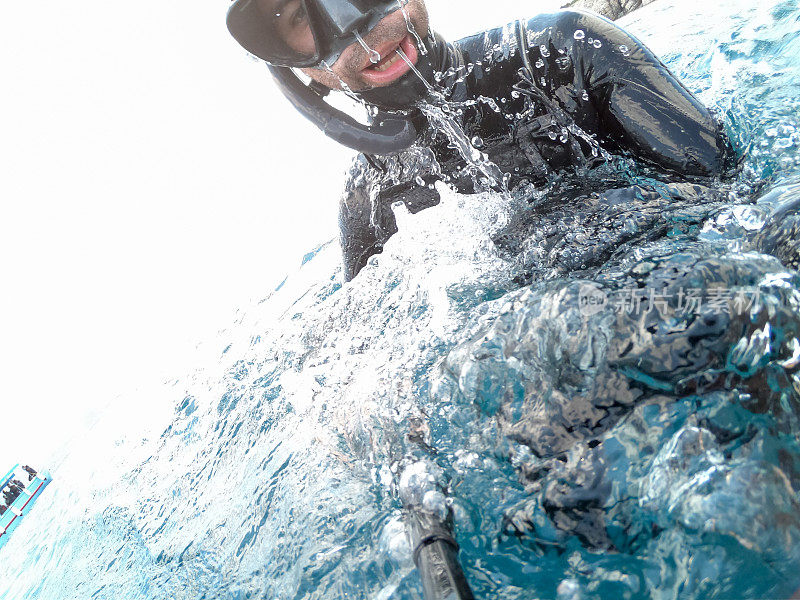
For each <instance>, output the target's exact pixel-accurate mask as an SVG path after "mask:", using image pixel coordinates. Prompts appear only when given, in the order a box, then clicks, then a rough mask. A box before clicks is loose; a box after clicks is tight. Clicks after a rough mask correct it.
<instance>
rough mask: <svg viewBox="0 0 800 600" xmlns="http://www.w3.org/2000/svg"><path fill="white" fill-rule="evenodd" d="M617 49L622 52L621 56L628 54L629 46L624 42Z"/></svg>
mask: <svg viewBox="0 0 800 600" xmlns="http://www.w3.org/2000/svg"><path fill="white" fill-rule="evenodd" d="M619 51H620V52H622V54H623V56H628V54H630V52H631V51H630V48H628V47H627V46H626V45H625V44H622V45H621V46H620V47H619Z"/></svg>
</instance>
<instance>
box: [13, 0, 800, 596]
mask: <svg viewBox="0 0 800 600" xmlns="http://www.w3.org/2000/svg"><path fill="white" fill-rule="evenodd" d="M707 4H708V6H706V5H701V3H688V2H682V3H680V6H681V9H680V10H677V9H675V8H672V7H671V6H670V5H661V4H660V3H656V5H653V6H651V7H648V8H647V9H644V10H642V11H640V12H638V13H636V14H634V15H632V16H630V17H628V18H627V19H626V20H625V21H623V24H625V25H626V26H627V27H628V28H629V29H630V30H631V31H633V32H634V33H635V34H636V35H637V36H638V37H640V38H641V39H643V40H644V41H645V42H646V43H647V44H648V45H650V46H651V47H652V48H653V49H654V50H655V51H656V52H657V53H659V54H660V55H661V56H663V57H664V58H665V60H666V62H667V63H668V64H669V65H670V67H671V68H672V69H673V70H674V72H675V73H676V74H677V75H678V76H679V77H680V78H681V79H682V80H683V81H684V82H685V83H686V85H687V86H688V87H689V88H690V89H692V90H693V91H695V92H696V93H698V94H699V96H700V98H701V99H702V101H703V102H704V103H706V104H707V105H709V106H712V107H714V108H715V109H716V110H718V111H719V113H720V114H721V115H723V116H724V118H725V120H726V123H727V124H728V128H729V130H730V134H731V137H732V138H733V139H735V140H736V142H737V144H738V145H739V146H740V148H741V150H742V152H744V154H745V160H744V165H743V169H742V173H741V174H740V176H739V177H738V178H737V179H736V181H735V182H733V183H728V184H719V185H716V186H712V187H710V188H708V189H707V190H706V191H704V192H703V194H702V198H701V201H697V200H691V201H686V200H683V199H682V198H683V196H682V188H681V186H680V185H676V186H666V187H664V186H659V185H658V184H656V183H654V182H651V181H650V182H648V181H646V180H639V183H641V184H642V189H643V190H645V192H646V190H647V189H648V186H649V189H655V190H656V192H655V193H654V194H650V195H648V194H647V193H643V195H642V197H641V203H640V205H638V206H622V207H620V206H618V205H615V203H614V198H613V197H611V196H603V195H600V196H592V197H589V198H587V200H586V203H585V206H584V207H582V208H581V209H580V210H577V209H576V210H572V209H570V210H567V211H561V208H562V207H559V206H553V205H552V204H550V205H547V203H546V202H545V203H544V204H543V205H542V206H545V205H546V206H545V208H543V209H541V210H540V212H539V216H538V217H537V218H540V219H542V222H543V223H544V222H547V223H549V226H550V227H551V231H555V232H559V231H560V232H562V233H564V232H566V231H568V233H569V235H566V234H564V235H563V236H562V237H561V238H560V245H559V244H556V246H555V247H553V246H548V245H546V244H545V240H543V239H540V238H538V237H537V236H536V234H534V235H532V236H531V237H530V238H529V239H526V240H524V243H522V244H521V246H522V247H521V248H518V250H520V252H519V253H517V254H515V255H511V254H509V253H508V252H504V251H501V250H500V249H498V247H497V245H496V244H495V243H493V239H495V238H497V236H498V235H501V234H502V232H504V231H507V230H509V228H513V227H514V224H515V223H516V222H518V221H519V220H520V219H522V220H524V219H525V218H527V216H526V215H527V214H528V213H527V212H526V211H527V210H530V209H529V208H526V207H530V203H529V202H527V200H526V202H520V198H519V197H516V198H508V197H504V196H500V195H494V194H483V195H478V196H460V195H458V194H455V193H452V192H447V191H444V190H443V202H442V203H441V205H439V206H437V207H434V208H432V209H429V210H426V211H423V212H422V213H419V214H417V215H410V214H407V213H405V212H404V211H403V210H402V209H398V210H397V220H398V224H399V226H400V232H399V233H398V234H397V235H396V236H394V237H393V238H392V239H391V240H390V241H389V242H388V244H387V245H386V249H385V252H384V253H383V254H382V255H380V256H378V257H375V258H373V259H372V260H371V261H370V264H369V265H368V267H367V268H366V269H365V270H364V271H363V272H362V273H361V274H360V275H359V277H357V278H356V280H355V281H353V282H352V283H350V284H347V285H344V286H343V285H342V284H341V270H340V267H339V261H340V257H339V252H338V248H337V247H336V246H335V244H333V243H329V244H327V245H324V246H322V247H321V248H320V249H319V250H318V251H316V252H315V253H312V255H309V256H308V257H306V259H304V265H303V266H302V268H301V269H300V270H299V271H298V272H296V273H294V274H293V275H291V276H290V277H289V278H288V279H287V281H286V282H284V284H282V286H281V287H280V289H279V290H277V291H276V292H274V293H273V294H271V295H270V296H269V297H268V298H266V299H265V300H264V301H263V302H261V303H259V304H257V305H255V306H251V307H249V308H247V309H246V310H243V311H242V313H241V317H240V319H239V320H238V321H237V322H236V323H234V324H233V325H232V326H231V328H230V329H229V330H228V331H225V332H222V333H221V334H220V336H219V338H218V339H216V340H212V341H210V342H208V343H207V344H206V347H207V348H208V349H209V352H208V354H209V356H208V358H207V359H205V361H204V362H200V363H199V364H198V369H197V371H196V372H195V373H193V374H191V375H189V376H186V377H184V378H181V379H179V380H177V381H174V382H171V383H170V385H168V386H166V387H165V388H163V389H161V390H158V391H157V392H156V393H141V394H134V395H128V396H126V397H124V398H123V399H122V400H121V401H120V402H119V404H118V405H117V407H116V408H115V409H114V410H113V411H112V413H113V414H110V415H108V416H107V417H106V418H105V419H104V420H103V421H101V422H100V423H99V424H98V425H97V426H96V427H95V428H94V430H93V431H92V432H91V433H89V434H87V437H86V439H84V440H81V441H80V443H76V446H75V448H73V449H72V453H71V455H70V457H69V458H68V459H67V460H66V461H65V463H64V465H63V466H62V467H61V468H60V469H59V471H58V472H57V473H54V475H55V480H54V483H53V485H52V486H51V487H50V489H48V493H47V495H46V496H45V497H43V498H42V500H41V501H40V502H39V504H38V506H37V510H36V511H35V512H34V513H32V514H31V515H30V516H29V517H28V518H26V522H25V523H23V524H22V525H21V526H20V528H19V530H18V531H17V532H16V533H15V536H14V538H13V539H11V540H10V541H9V543H8V545H7V546H6V547H5V548H3V551H2V554H0V558H2V560H1V561H0V597H2V598H8V599H13V600H17V599H28V598H41V599H61V598H63V599H74V598H87V599H88V598H92V599H104V598H108V599H112V598H113V599H120V598H125V599H140V598H141V599H148V600H150V599H160V598H165V599H166V598H170V599H173V598H175V599H178V598H180V599H184V598H187V599H188V598H197V599H199V598H230V599H244V598H268V599H274V600H277V599H281V600H282V599H298V600H299V599H301V598H302V599H312V598H320V599H322V598H324V599H330V598H344V597H352V598H375V599H387V598H401V599H412V598H420V597H421V590H420V586H419V583H418V578H417V576H416V573H415V571H414V568H413V564H412V561H411V556H410V551H409V548H408V544H407V542H406V540H405V536H404V532H403V526H402V520H401V516H402V514H401V510H400V508H401V506H400V501H399V500H398V498H397V496H398V486H399V487H400V491H401V492H403V493H405V492H408V485H407V484H408V481H407V480H406V481H400V480H401V479H402V476H401V473H402V472H405V473H417V474H420V473H422V474H426V475H427V476H430V477H431V478H432V479H433V480H435V481H436V482H437V484H438V485H439V486H440V487H441V488H442V489H443V490H445V491H446V492H447V494H448V497H449V498H448V502H449V503H450V504H451V507H452V510H453V513H454V515H455V524H456V535H457V537H458V539H459V541H460V543H461V546H462V552H461V557H462V560H463V563H464V566H465V569H466V572H467V575H468V578H469V579H470V582H471V583H472V585H473V587H474V588H475V591H476V593H477V594H478V596H479V597H484V598H503V599H523V598H559V599H564V600H566V599H576V600H577V599H579V598H609V599H610V598H659V599H660V598H788V597H790V596H791V595H792V593H793V592H794V591H795V590H797V589H798V588H800V495H799V493H798V491H799V490H800V421H799V420H798V419H799V417H800V374H798V373H799V371H800V342H799V341H798V340H800V275H798V273H797V271H796V270H793V268H794V269H796V268H797V267H798V261H800V248H799V247H798V238H800V234H798V232H800V217H798V210H799V209H798V206H797V204H796V203H797V202H798V199H800V123H798V119H799V118H800V117H799V116H798V115H800V112H798V108H799V106H800V36H799V35H798V33H800V9H799V8H798V6H797V3H796V2H785V1H782V2H776V1H775V0H771V1H770V0H766V1H764V2H759V3H752V2H743V1H742V2H737V1H732V2H727V3H723V4H724V6H720V5H718V4H719V3H707ZM712 4H714V5H712ZM659 191H660V193H659ZM533 204H534V205H536V202H533ZM537 206H538V205H537ZM540 208H541V206H540ZM573 208H574V207H573ZM655 230H660V231H662V232H663V234H662V235H658V236H653V235H649V234H650V233H651V232H652V231H655ZM621 232H622V233H625V236H626V237H625V239H626V240H628V241H627V242H626V243H625V244H624V245H622V246H621V247H620V249H619V250H618V251H616V252H614V253H612V254H611V255H610V256H606V257H605V258H604V259H603V261H601V262H600V263H598V262H596V261H595V263H593V264H589V263H590V262H591V261H587V257H588V258H589V259H596V257H597V256H598V252H597V251H596V250H597V248H598V247H602V246H603V244H604V243H607V244H608V245H613V246H614V247H616V242H615V240H618V239H619V238H615V237H614V236H615V235H618V234H620V233H621ZM600 254H602V253H600ZM571 264H575V265H577V266H578V268H577V271H579V277H578V276H577V275H576V274H575V272H573V271H572V270H570V269H565V268H564V266H565V265H571ZM523 280H524V284H523V283H521V281H523ZM527 282H531V283H530V284H528V283H527ZM690 298H691V299H693V300H691V302H693V303H690Z"/></svg>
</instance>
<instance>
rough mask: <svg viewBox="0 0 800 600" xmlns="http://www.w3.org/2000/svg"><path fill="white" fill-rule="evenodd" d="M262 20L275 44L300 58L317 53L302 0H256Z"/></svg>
mask: <svg viewBox="0 0 800 600" xmlns="http://www.w3.org/2000/svg"><path fill="white" fill-rule="evenodd" d="M256 2H257V3H258V7H259V10H260V12H261V15H262V18H263V19H264V21H265V23H266V24H267V27H268V28H270V29H271V31H272V35H274V36H275V38H276V40H275V41H276V42H277V43H279V44H281V45H283V46H284V47H285V48H286V49H291V51H293V52H296V53H297V54H299V55H301V56H305V57H308V58H313V57H314V55H315V54H316V53H317V46H316V44H315V43H314V34H313V33H312V31H311V24H310V23H309V20H308V12H306V5H305V2H303V0H256Z"/></svg>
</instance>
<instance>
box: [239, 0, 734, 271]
mask: <svg viewBox="0 0 800 600" xmlns="http://www.w3.org/2000/svg"><path fill="white" fill-rule="evenodd" d="M365 5H366V8H361V7H364V6H365ZM228 28H229V30H230V32H231V33H232V34H233V36H234V37H235V38H236V40H237V41H238V42H239V43H240V44H241V45H242V46H244V48H245V49H247V50H248V51H249V52H250V53H251V54H253V55H255V56H256V57H258V58H261V59H263V60H264V61H266V62H267V63H268V65H269V66H270V69H271V71H272V73H273V76H274V77H275V79H276V81H277V83H278V85H279V87H280V88H281V89H282V91H283V92H284V94H285V95H286V96H287V97H288V98H289V99H290V100H291V101H292V102H293V103H294V104H295V106H296V107H297V108H298V110H300V112H301V113H303V114H304V115H305V116H306V117H308V118H309V119H311V120H312V121H313V122H314V123H315V124H317V125H318V126H319V127H320V128H321V129H322V130H323V131H324V132H325V133H326V134H327V135H329V136H330V137H332V138H333V139H335V140H337V141H339V142H341V143H343V144H344V145H346V146H349V147H351V148H354V149H356V150H359V151H360V155H359V157H358V159H357V160H356V163H355V165H354V168H353V169H352V172H351V174H350V177H349V181H348V183H347V186H346V191H345V194H344V196H343V198H342V201H341V206H340V218H339V221H340V231H341V244H342V250H343V257H344V267H345V279H346V280H350V279H352V278H353V277H355V275H356V274H357V273H358V272H359V271H360V270H361V269H362V268H363V267H364V265H365V264H366V262H367V259H368V258H369V257H370V256H372V255H374V254H376V253H380V252H381V251H382V249H383V244H384V243H385V242H386V240H387V239H388V238H389V237H390V236H391V235H393V234H394V233H395V232H396V230H397V227H396V224H395V220H394V215H393V213H392V210H391V208H390V207H391V205H392V204H394V203H395V202H397V201H398V200H401V201H403V202H404V203H405V205H406V207H407V208H408V209H409V211H410V212H412V213H416V212H418V211H420V210H422V209H424V208H427V207H430V206H433V205H435V204H437V203H438V202H439V194H438V192H437V191H436V190H435V189H433V186H432V185H431V184H432V183H433V182H435V181H436V180H437V179H444V180H446V181H448V182H449V183H450V184H451V185H453V186H454V187H455V188H456V189H457V190H458V191H459V192H461V193H471V192H475V191H479V190H476V186H475V184H474V177H473V175H474V173H468V172H467V171H466V170H465V169H464V166H465V164H466V163H465V162H464V160H463V159H462V157H461V155H460V154H459V153H458V152H456V151H454V149H453V148H452V147H451V144H450V140H449V139H447V137H446V136H444V135H442V134H440V133H439V132H438V131H437V129H436V128H435V127H433V126H431V125H430V124H429V123H428V122H427V120H426V119H425V117H424V115H422V114H421V113H420V111H419V110H417V108H416V107H417V106H418V104H419V103H420V102H421V101H424V100H430V99H431V96H432V91H431V90H436V91H435V92H433V94H434V95H438V98H439V101H440V103H441V102H443V101H446V102H447V103H448V104H449V105H450V106H453V107H456V108H455V109H454V110H450V111H449V113H450V114H451V115H453V114H454V113H456V115H457V114H458V113H459V112H460V113H461V114H460V116H458V120H459V122H460V123H459V124H460V126H461V127H462V128H463V130H464V132H465V133H466V136H467V139H474V140H480V142H479V143H480V145H481V151H483V152H485V153H486V154H487V155H488V158H489V159H490V160H491V161H492V162H493V163H494V164H496V165H497V166H498V167H499V168H500V170H502V171H503V172H504V173H507V174H509V181H508V182H507V183H508V185H509V188H514V187H515V186H518V185H520V184H523V183H526V182H527V183H531V184H542V183H544V182H545V181H546V179H547V178H548V176H551V175H552V174H554V173H559V172H564V171H568V170H570V169H572V170H573V171H574V170H575V169H578V168H583V169H584V172H585V171H586V169H591V168H592V167H594V166H597V165H599V164H602V163H603V162H604V159H603V155H604V156H606V157H607V156H608V154H611V155H621V154H622V155H628V156H631V157H632V158H634V159H635V160H636V161H637V162H638V163H642V164H646V165H649V166H651V167H654V168H655V169H656V170H658V171H660V172H662V173H666V174H669V175H670V176H677V177H680V178H685V177H692V176H700V177H711V176H715V175H719V174H722V173H724V172H725V171H726V170H728V169H729V168H730V167H731V166H732V164H733V163H734V162H735V156H734V153H733V152H732V151H731V147H730V144H729V142H728V140H727V138H726V136H725V134H724V132H723V129H722V126H721V124H720V123H719V122H718V121H717V120H716V119H715V118H714V116H712V114H711V113H710V112H709V111H708V110H707V109H706V108H705V107H704V106H703V105H702V104H701V103H700V102H699V101H698V100H697V99H696V98H695V97H694V96H693V95H692V94H691V92H689V91H688V90H687V89H686V88H685V87H684V86H683V85H682V84H681V83H680V82H679V81H678V80H677V79H676V78H675V77H674V76H673V75H672V74H671V73H670V71H669V70H668V69H667V68H666V67H665V66H664V65H663V64H662V63H661V62H660V61H659V60H658V59H657V58H656V57H655V56H654V55H653V54H652V52H650V51H649V50H648V49H647V48H646V47H645V46H643V45H642V44H641V42H639V41H638V40H637V39H636V38H634V37H633V36H631V35H630V34H628V33H627V32H625V31H624V30H623V29H621V28H619V27H618V26H616V25H615V24H613V23H612V22H610V21H608V20H606V19H605V18H603V17H600V16H597V15H593V14H590V13H585V12H575V11H562V12H558V13H554V14H545V15H540V16H537V17H534V18H532V19H530V20H529V21H518V22H516V23H514V24H512V25H510V26H506V27H502V28H496V29H491V30H488V31H484V32H481V33H478V34H476V35H473V36H470V37H467V38H465V39H462V40H459V41H457V42H455V43H449V42H447V41H445V40H444V39H442V38H441V37H440V36H439V35H437V34H436V33H435V32H434V31H433V30H432V29H431V28H430V26H429V19H428V13H427V10H426V7H425V3H424V0H400V1H399V2H398V1H377V0H376V1H373V2H367V3H364V2H355V1H354V0H237V1H236V2H234V3H233V5H232V6H231V8H230V10H229V12H228ZM517 48H522V49H524V51H522V52H519V51H517ZM401 52H402V53H403V54H404V55H405V58H404V56H402V55H401ZM406 58H407V59H408V63H410V64H408V63H407V62H406ZM411 64H413V65H414V69H412V68H411ZM293 67H294V68H299V69H300V70H301V71H302V72H303V73H304V74H305V75H306V76H307V77H308V78H310V79H311V82H310V84H309V85H305V84H304V83H303V82H302V81H301V80H300V79H299V78H298V77H297V76H296V75H295V73H294V72H293V71H292V70H291V68H293ZM415 71H416V72H415ZM420 75H421V76H422V77H423V78H424V79H425V81H423V80H422V79H421V78H420ZM342 89H344V90H345V91H346V92H347V93H348V94H351V95H354V96H355V97H357V98H358V99H359V100H361V101H363V102H365V103H366V104H367V105H368V106H371V107H372V108H373V111H374V113H373V114H374V115H375V116H374V118H373V122H372V124H371V125H369V126H365V125H361V124H359V123H357V122H356V121H355V120H354V119H352V118H351V117H349V116H348V115H346V114H345V113H343V112H341V111H338V110H336V109H334V108H332V107H331V106H330V105H329V104H327V103H326V102H325V100H324V97H325V96H326V95H327V93H328V92H329V91H331V90H342ZM412 146H414V149H412V150H409V148H411V147H412ZM420 148H424V149H428V150H430V151H431V152H432V155H433V156H432V159H433V160H431V159H427V160H420V153H419V151H418V150H419V149H420ZM605 153H608V154H605ZM494 183H497V182H494Z"/></svg>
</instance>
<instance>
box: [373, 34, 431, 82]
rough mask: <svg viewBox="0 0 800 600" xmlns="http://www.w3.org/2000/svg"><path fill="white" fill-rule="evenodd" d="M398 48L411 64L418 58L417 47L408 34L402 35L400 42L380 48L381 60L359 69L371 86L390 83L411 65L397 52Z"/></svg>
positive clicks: (403, 73)
mask: <svg viewBox="0 0 800 600" xmlns="http://www.w3.org/2000/svg"><path fill="white" fill-rule="evenodd" d="M398 48H400V49H402V51H403V52H404V53H405V55H406V56H407V57H408V60H409V61H410V62H411V64H416V63H417V59H418V58H419V55H418V52H417V47H416V46H415V45H414V42H413V41H412V39H411V36H410V35H407V36H406V37H404V38H403V39H402V40H401V41H400V43H398V44H394V45H390V46H388V47H386V48H381V49H380V55H381V60H380V62H378V63H377V64H374V65H373V64H370V65H369V66H368V67H366V68H365V69H363V70H362V71H361V75H362V77H363V78H364V79H365V80H366V81H367V82H368V83H370V84H372V85H373V86H381V85H387V84H389V83H392V82H393V81H396V80H398V79H399V78H400V77H402V76H403V75H405V74H406V73H408V71H409V70H410V69H411V67H409V66H408V64H407V63H406V61H404V60H403V59H402V57H401V56H400V55H399V54H398V53H397V49H398Z"/></svg>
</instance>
